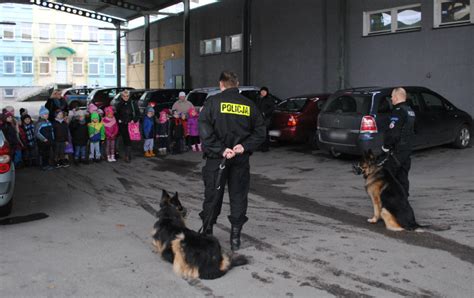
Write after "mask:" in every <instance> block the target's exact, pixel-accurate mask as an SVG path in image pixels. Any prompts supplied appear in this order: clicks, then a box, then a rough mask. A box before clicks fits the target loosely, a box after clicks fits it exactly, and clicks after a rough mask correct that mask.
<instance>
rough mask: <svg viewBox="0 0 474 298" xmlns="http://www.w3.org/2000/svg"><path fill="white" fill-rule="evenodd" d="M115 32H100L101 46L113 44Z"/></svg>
mask: <svg viewBox="0 0 474 298" xmlns="http://www.w3.org/2000/svg"><path fill="white" fill-rule="evenodd" d="M114 36H115V31H110V30H102V34H101V38H100V42H101V43H103V44H114V41H115V38H114Z"/></svg>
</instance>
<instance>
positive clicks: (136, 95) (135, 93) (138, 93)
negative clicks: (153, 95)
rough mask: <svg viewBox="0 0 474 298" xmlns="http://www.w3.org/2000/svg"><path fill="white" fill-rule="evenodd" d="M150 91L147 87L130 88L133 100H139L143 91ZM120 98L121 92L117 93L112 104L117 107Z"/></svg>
mask: <svg viewBox="0 0 474 298" xmlns="http://www.w3.org/2000/svg"><path fill="white" fill-rule="evenodd" d="M147 91H150V90H147V89H133V90H130V91H129V92H130V99H131V100H133V101H139V100H140V98H141V97H142V95H143V93H145V92H147ZM119 100H120V93H117V95H115V96H114V98H113V99H112V100H111V101H110V105H111V106H113V107H115V106H117V104H118V103H119Z"/></svg>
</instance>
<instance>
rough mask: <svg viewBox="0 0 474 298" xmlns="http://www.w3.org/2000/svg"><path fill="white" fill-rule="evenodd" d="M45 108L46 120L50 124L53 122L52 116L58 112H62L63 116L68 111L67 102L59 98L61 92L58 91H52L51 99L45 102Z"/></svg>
mask: <svg viewBox="0 0 474 298" xmlns="http://www.w3.org/2000/svg"><path fill="white" fill-rule="evenodd" d="M45 107H46V108H47V109H48V111H49V119H48V120H49V121H51V122H53V121H54V115H56V112H57V111H58V110H61V111H63V113H64V115H66V114H67V111H68V107H67V101H66V100H65V99H64V98H62V97H61V91H59V90H54V91H53V93H52V94H51V97H50V98H48V100H47V101H46V104H45Z"/></svg>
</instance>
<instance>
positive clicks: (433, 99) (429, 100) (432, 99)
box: [421, 93, 446, 112]
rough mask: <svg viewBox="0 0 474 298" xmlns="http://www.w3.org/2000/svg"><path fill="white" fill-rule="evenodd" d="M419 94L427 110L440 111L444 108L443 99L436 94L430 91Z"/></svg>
mask: <svg viewBox="0 0 474 298" xmlns="http://www.w3.org/2000/svg"><path fill="white" fill-rule="evenodd" d="M421 95H422V96H423V100H424V101H425V105H426V108H427V109H428V111H431V112H440V111H444V110H446V109H445V106H444V102H443V100H442V99H441V98H439V97H438V96H435V95H433V94H430V93H421Z"/></svg>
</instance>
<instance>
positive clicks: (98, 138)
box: [88, 112, 105, 162]
mask: <svg viewBox="0 0 474 298" xmlns="http://www.w3.org/2000/svg"><path fill="white" fill-rule="evenodd" d="M88 128H89V141H90V153H89V159H90V160H95V161H96V162H100V157H101V155H100V143H101V142H103V141H104V140H105V128H104V124H103V123H102V122H100V117H99V114H98V113H97V112H93V113H92V114H91V123H89V124H88Z"/></svg>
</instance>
